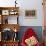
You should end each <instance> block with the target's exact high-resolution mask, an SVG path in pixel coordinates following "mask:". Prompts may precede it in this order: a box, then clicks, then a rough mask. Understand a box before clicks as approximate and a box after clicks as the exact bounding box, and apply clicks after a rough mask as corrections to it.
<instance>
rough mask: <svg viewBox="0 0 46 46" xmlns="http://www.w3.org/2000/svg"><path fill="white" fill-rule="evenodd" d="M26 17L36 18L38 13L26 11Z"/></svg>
mask: <svg viewBox="0 0 46 46" xmlns="http://www.w3.org/2000/svg"><path fill="white" fill-rule="evenodd" d="M25 16H27V17H35V16H36V11H35V10H25Z"/></svg>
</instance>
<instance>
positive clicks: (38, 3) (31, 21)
mask: <svg viewBox="0 0 46 46" xmlns="http://www.w3.org/2000/svg"><path fill="white" fill-rule="evenodd" d="M14 1H15V0H9V1H8V0H0V6H2V7H3V6H6V7H7V6H14V5H15V3H14ZM17 3H18V5H17V6H19V7H20V12H19V15H20V16H19V24H20V25H21V26H43V17H44V16H43V6H42V0H17ZM27 9H29V10H31V9H35V10H36V17H35V18H31V17H29V18H26V17H25V10H27Z"/></svg>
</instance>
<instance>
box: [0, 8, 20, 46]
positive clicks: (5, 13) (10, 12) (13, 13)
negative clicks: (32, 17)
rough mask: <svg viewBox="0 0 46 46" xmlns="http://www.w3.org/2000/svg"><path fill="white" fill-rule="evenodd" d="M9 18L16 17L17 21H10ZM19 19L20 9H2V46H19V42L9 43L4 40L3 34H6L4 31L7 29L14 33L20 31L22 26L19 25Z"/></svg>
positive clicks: (11, 41) (0, 9)
mask: <svg viewBox="0 0 46 46" xmlns="http://www.w3.org/2000/svg"><path fill="white" fill-rule="evenodd" d="M9 17H15V18H16V19H14V18H12V19H13V20H12V19H11V20H10V21H8V19H9ZM18 17H19V7H0V32H1V38H0V39H1V41H0V46H18V43H19V40H16V39H15V40H13V39H11V40H8V41H7V40H4V39H3V37H2V32H5V31H4V30H5V29H7V30H9V29H11V30H12V31H13V32H14V33H16V32H18V31H19V28H20V26H19V24H18ZM11 21H13V22H15V23H13V22H11ZM9 22H11V23H9ZM15 29H16V30H15ZM7 30H6V31H7ZM14 37H15V36H14ZM2 39H3V40H2Z"/></svg>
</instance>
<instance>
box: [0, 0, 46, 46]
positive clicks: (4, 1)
mask: <svg viewBox="0 0 46 46" xmlns="http://www.w3.org/2000/svg"><path fill="white" fill-rule="evenodd" d="M45 7H46V3H45V1H43V0H9V1H8V0H0V46H22V45H21V42H22V39H23V37H24V34H25V32H26V30H27V29H28V28H32V29H33V31H34V32H35V33H36V34H37V37H38V40H39V42H40V43H41V46H46V33H45V30H46V16H45V15H46V8H45ZM44 20H45V21H44ZM39 46H40V45H39Z"/></svg>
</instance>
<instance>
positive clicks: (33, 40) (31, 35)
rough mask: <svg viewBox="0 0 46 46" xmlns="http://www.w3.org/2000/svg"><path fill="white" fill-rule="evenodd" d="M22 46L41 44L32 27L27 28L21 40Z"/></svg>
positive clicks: (37, 45) (39, 45) (38, 45)
mask: <svg viewBox="0 0 46 46" xmlns="http://www.w3.org/2000/svg"><path fill="white" fill-rule="evenodd" d="M21 45H22V46H41V44H40V42H39V40H38V39H37V35H36V33H35V32H34V30H33V29H32V28H29V29H27V31H26V32H25V35H24V37H23V39H22V42H21Z"/></svg>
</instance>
